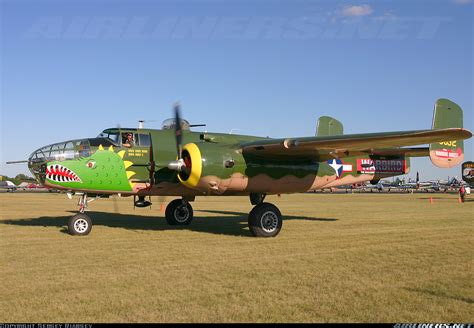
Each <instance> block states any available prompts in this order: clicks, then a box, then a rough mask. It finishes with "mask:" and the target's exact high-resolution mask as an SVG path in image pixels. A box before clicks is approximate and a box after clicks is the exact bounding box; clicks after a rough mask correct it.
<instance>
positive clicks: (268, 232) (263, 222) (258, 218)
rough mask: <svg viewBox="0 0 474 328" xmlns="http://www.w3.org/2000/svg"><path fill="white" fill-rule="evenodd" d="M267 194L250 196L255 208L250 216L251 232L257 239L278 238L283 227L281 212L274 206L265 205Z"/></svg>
mask: <svg viewBox="0 0 474 328" xmlns="http://www.w3.org/2000/svg"><path fill="white" fill-rule="evenodd" d="M266 196H267V195H266V194H258V193H255V194H253V193H252V194H250V203H251V204H252V205H255V207H254V208H253V209H252V210H251V211H250V213H249V216H248V225H249V229H250V232H251V233H252V235H254V236H255V237H276V236H277V235H278V234H279V233H280V230H281V227H282V225H283V219H282V216H281V213H280V210H279V209H278V208H277V207H276V206H275V205H273V204H270V203H264V202H263V201H264V200H265V197H266Z"/></svg>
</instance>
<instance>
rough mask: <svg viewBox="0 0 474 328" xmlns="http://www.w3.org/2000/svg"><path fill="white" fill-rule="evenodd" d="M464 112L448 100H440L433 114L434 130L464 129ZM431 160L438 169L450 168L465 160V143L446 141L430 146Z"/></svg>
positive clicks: (461, 141)
mask: <svg viewBox="0 0 474 328" xmlns="http://www.w3.org/2000/svg"><path fill="white" fill-rule="evenodd" d="M462 127H463V111H462V109H461V107H460V106H459V105H458V104H456V103H454V102H452V101H450V100H448V99H438V100H437V101H436V104H435V109H434V113H433V124H432V129H433V130H437V129H446V128H462ZM430 159H431V162H432V163H433V164H434V165H436V166H437V167H441V168H450V167H453V166H456V165H458V164H461V163H462V161H463V160H464V141H463V140H446V141H443V142H437V143H432V144H430Z"/></svg>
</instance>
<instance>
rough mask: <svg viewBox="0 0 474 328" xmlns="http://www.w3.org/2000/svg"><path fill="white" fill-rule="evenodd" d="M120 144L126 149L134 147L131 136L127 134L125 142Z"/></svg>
mask: <svg viewBox="0 0 474 328" xmlns="http://www.w3.org/2000/svg"><path fill="white" fill-rule="evenodd" d="M124 135H125V134H124ZM122 144H123V146H124V147H127V148H132V147H133V146H135V140H133V134H131V133H127V135H126V137H125V140H124V141H123V142H122Z"/></svg>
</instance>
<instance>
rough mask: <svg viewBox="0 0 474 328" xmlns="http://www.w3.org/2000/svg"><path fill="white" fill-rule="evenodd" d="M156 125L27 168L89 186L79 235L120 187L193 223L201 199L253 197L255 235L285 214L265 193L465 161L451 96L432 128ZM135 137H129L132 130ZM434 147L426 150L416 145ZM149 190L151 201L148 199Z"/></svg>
mask: <svg viewBox="0 0 474 328" xmlns="http://www.w3.org/2000/svg"><path fill="white" fill-rule="evenodd" d="M174 113H175V114H174V119H170V120H168V121H166V122H165V124H164V125H163V127H162V129H161V130H156V129H145V128H139V129H132V128H130V129H127V128H109V129H105V130H104V131H103V132H102V133H100V134H99V135H98V136H97V137H96V138H86V139H81V140H70V141H65V142H60V143H56V144H52V145H48V146H45V147H41V148H39V149H38V150H35V151H34V152H33V153H32V154H31V156H30V157H29V159H28V161H27V162H28V167H29V169H30V171H31V172H32V173H33V174H34V176H35V177H36V179H37V180H38V181H39V182H40V183H41V184H43V185H45V186H46V187H49V188H55V189H60V190H64V191H67V192H78V193H82V195H81V198H80V201H79V213H78V214H76V215H74V216H73V217H71V219H70V220H69V223H68V230H69V233H70V234H72V235H87V234H88V233H89V232H90V231H91V228H92V221H91V218H90V217H89V216H88V215H86V214H85V213H84V212H85V210H86V207H87V204H88V202H89V201H90V200H93V199H94V198H100V197H108V196H109V195H112V194H119V195H121V196H133V197H134V205H135V206H137V207H147V206H150V205H151V196H163V195H166V196H176V197H179V198H180V199H175V200H173V201H172V202H170V203H169V204H168V206H167V207H166V211H165V217H166V220H167V222H168V223H169V224H170V225H188V224H190V223H191V221H192V219H193V209H192V206H191V204H190V202H192V201H193V200H194V199H195V197H196V196H205V195H222V196H227V195H238V196H248V197H249V198H250V202H251V204H252V205H254V207H253V209H252V210H251V211H250V213H249V215H248V226H249V229H250V231H251V233H252V234H253V235H254V236H257V237H275V236H276V235H278V233H279V232H280V230H281V228H282V222H283V220H282V215H281V213H280V210H279V209H278V208H277V207H276V206H275V205H273V204H270V203H267V202H264V199H265V196H266V195H272V194H284V193H299V192H307V191H312V190H316V189H322V188H332V187H337V186H340V185H348V184H349V185H350V184H357V183H363V182H366V181H371V183H372V184H376V183H377V182H378V181H379V180H380V179H382V178H387V177H392V176H397V175H401V174H407V173H408V172H409V167H410V157H419V156H429V157H430V158H431V161H432V162H433V164H434V165H436V166H438V167H441V168H449V167H453V166H455V165H458V164H460V163H461V162H462V161H463V158H464V154H463V150H464V144H463V141H462V140H464V139H468V138H470V137H471V136H472V134H471V132H469V131H468V130H465V129H463V128H462V126H463V122H462V121H463V112H462V109H461V108H460V107H459V106H458V105H457V104H455V103H454V102H451V101H449V100H447V99H439V100H438V101H437V102H436V104H435V109H434V117H433V122H432V129H429V130H417V131H403V132H383V133H368V134H349V135H344V134H343V128H342V124H341V123H340V122H339V121H338V120H336V119H333V118H331V117H328V116H323V117H321V118H320V119H319V121H318V131H317V135H316V136H312V137H295V138H281V139H273V138H268V137H266V138H265V137H255V136H246V135H236V134H223V133H207V132H204V133H203V132H193V131H191V130H190V127H192V125H190V124H189V122H187V121H186V120H183V119H181V115H180V109H179V105H175V107H174ZM129 134H130V135H131V136H128V135H129ZM423 144H429V146H428V147H412V146H415V145H423ZM147 197H149V198H148V200H147Z"/></svg>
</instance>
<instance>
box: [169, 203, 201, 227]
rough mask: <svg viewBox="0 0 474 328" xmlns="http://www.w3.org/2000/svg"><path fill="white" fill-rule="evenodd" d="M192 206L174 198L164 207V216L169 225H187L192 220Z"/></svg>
mask: <svg viewBox="0 0 474 328" xmlns="http://www.w3.org/2000/svg"><path fill="white" fill-rule="evenodd" d="M193 215H194V214H193V207H192V206H191V204H189V203H188V202H183V201H182V200H181V199H175V200H173V201H172V202H171V203H169V204H168V206H167V207H166V212H165V217H166V222H168V224H169V225H188V224H190V223H191V221H192V220H193Z"/></svg>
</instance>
